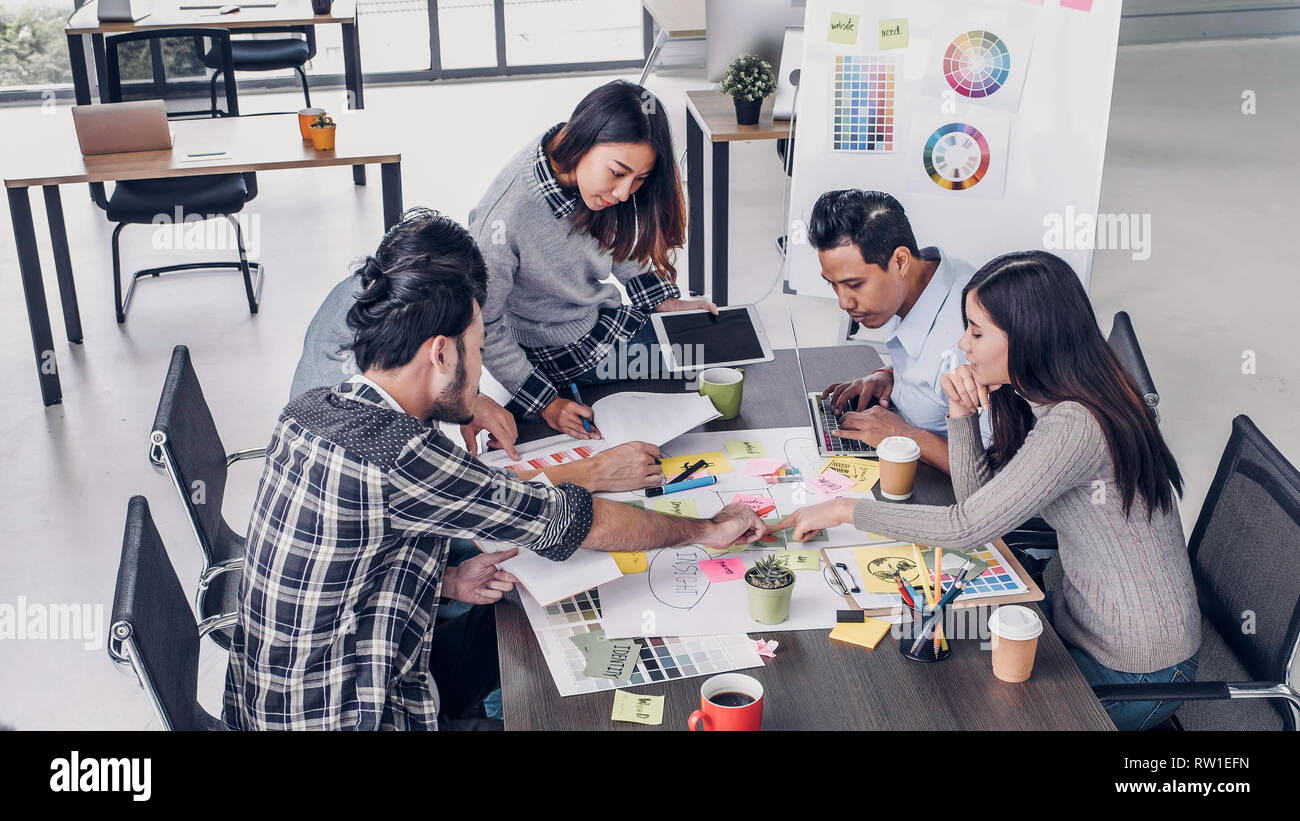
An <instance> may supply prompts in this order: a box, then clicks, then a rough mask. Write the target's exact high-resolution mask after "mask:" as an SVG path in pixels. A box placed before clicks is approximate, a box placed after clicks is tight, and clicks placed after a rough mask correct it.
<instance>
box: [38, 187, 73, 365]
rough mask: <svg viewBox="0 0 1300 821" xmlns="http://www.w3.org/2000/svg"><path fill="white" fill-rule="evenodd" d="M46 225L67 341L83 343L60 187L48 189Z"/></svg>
mask: <svg viewBox="0 0 1300 821" xmlns="http://www.w3.org/2000/svg"><path fill="white" fill-rule="evenodd" d="M45 221H46V222H48V223H49V224H50V245H52V246H53V247H54V271H55V273H57V274H58V277H59V301H60V302H62V303H63V327H64V329H65V330H66V331H67V332H68V341H69V342H75V343H77V344H80V343H81V312H80V311H79V310H77V284H76V283H75V282H74V281H73V279H72V255H71V254H69V253H68V230H67V228H66V227H65V226H64V224H63V199H62V198H61V197H60V196H59V187H58V186H57V185H47V186H45Z"/></svg>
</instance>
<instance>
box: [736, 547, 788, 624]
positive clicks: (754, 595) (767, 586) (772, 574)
mask: <svg viewBox="0 0 1300 821" xmlns="http://www.w3.org/2000/svg"><path fill="white" fill-rule="evenodd" d="M745 585H746V586H747V587H748V588H749V617H750V618H751V619H753V620H754V621H756V622H758V623H760V624H780V623H781V622H783V621H785V620H786V619H788V618H790V599H791V597H792V596H793V595H794V571H793V570H791V569H790V568H788V567H786V566H785V565H784V564H782V563H781V562H780V561H779V560H777V558H776V556H775V555H771V556H766V557H764V558H762V559H759V560H758V561H756V562H754V566H753V567H751V568H750V569H749V570H747V571H746V572H745Z"/></svg>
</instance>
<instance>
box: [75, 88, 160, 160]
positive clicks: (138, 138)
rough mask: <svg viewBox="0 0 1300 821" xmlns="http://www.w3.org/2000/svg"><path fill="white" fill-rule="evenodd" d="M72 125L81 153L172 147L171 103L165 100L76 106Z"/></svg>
mask: <svg viewBox="0 0 1300 821" xmlns="http://www.w3.org/2000/svg"><path fill="white" fill-rule="evenodd" d="M72 124H73V126H74V127H75V128H76V129H77V142H78V143H80V144H81V153H82V154H86V155H90V154H121V153H124V152H128V151H165V150H169V149H170V148H171V147H172V136H173V135H172V130H171V128H169V127H168V125H167V104H166V103H164V102H163V101H162V100H136V101H133V102H129V103H100V104H99V105H77V106H73V107H72Z"/></svg>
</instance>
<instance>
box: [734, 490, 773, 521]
mask: <svg viewBox="0 0 1300 821" xmlns="http://www.w3.org/2000/svg"><path fill="white" fill-rule="evenodd" d="M737 503H739V504H742V505H749V507H750V509H752V510H753V511H754V512H755V513H757V514H758V515H759V516H766V515H767V514H769V513H771V512H772V511H774V510H776V502H774V501H772V497H771V496H764V495H763V494H761V493H737V494H736V495H735V496H732V497H731V504H733V505H734V504H737Z"/></svg>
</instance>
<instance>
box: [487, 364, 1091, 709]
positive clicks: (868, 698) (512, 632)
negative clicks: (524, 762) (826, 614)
mask: <svg viewBox="0 0 1300 821" xmlns="http://www.w3.org/2000/svg"><path fill="white" fill-rule="evenodd" d="M775 353H776V358H775V359H774V360H773V361H772V362H765V363H761V364H759V365H747V366H745V401H744V403H743V404H742V406H741V413H740V416H739V417H737V418H736V419H734V420H732V421H730V422H710V423H709V424H708V425H706V426H705V428H704V429H705V430H737V429H744V428H772V427H787V426H791V425H800V424H803V423H805V422H806V421H807V419H808V412H807V405H806V404H805V403H804V402H803V400H802V399H801V396H802V391H801V389H800V387H799V372H798V370H797V366H796V364H795V358H794V352H793V351H789V350H781V351H776V352H775ZM802 353H803V363H804V368H805V369H806V373H807V377H808V387H809V389H810V390H815V389H817V388H819V387H824V386H825V385H827V384H829V383H830V382H834V381H841V380H844V379H847V378H852V377H856V376H861V375H863V374H867V373H870V372H871V371H872V370H874V369H876V368H878V367H880V361H881V360H880V357H879V355H877V354H876V352H875V350H873V349H872V348H870V347H869V346H866V345H841V346H836V347H831V348H809V349H805V350H803V351H802ZM614 388H621V389H623V390H626V389H628V385H627V383H622V384H619V385H584V386H583V388H582V393H583V398H584V399H586V400H588V401H589V402H591V401H595V400H596V399H597V398H599V397H601V396H605V395H608V394H610V393H613V392H614V390H613V389H614ZM635 389H636V390H653V391H664V392H668V391H673V390H677V391H680V390H682V389H683V386H682V383H680V382H676V383H674V382H670V381H662V382H659V381H656V382H649V381H647V382H645V383H644V384H637V385H636V386H635ZM756 399H759V400H760V401H755V400H756ZM519 432H520V441H525V440H526V439H533V438H540V437H541V436H546V435H550V434H551V431H550V430H549V429H545V428H544V425H543V427H542V428H538V427H537V426H536V425H535V424H533V423H529V424H522V423H521V424H520V426H519ZM913 501H915V502H916V503H918V504H951V503H952V501H953V495H952V486H951V484H949V482H948V478H947V476H945V475H943V474H942V473H940V472H939V471H936V470H934V469H932V468H929V467H927V466H924V465H922V466H921V468H920V469H919V470H918V471H917V479H916V485H915V488H914V496H913ZM517 596H518V594H517V593H512V594H510V595H509V596H507V597H506V598H505V599H504V600H502V601H501V603H499V604H498V605H497V607H496V627H497V644H498V647H499V649H500V657H501V692H502V699H503V708H504V712H505V721H506V729H509V730H684V729H686V717H687V716H688V715H690V713H691V711H692V710H696V709H699V703H700V696H699V691H700V685H701V684H702V683H703V681H704V678H705V677H696V678H689V679H680V680H677V681H674V682H670V683H664V684H648V685H643V686H639V687H636V688H635V691H636V692H637V693H649V694H652V695H662V696H666V700H665V702H664V723H663V724H662V725H660V726H658V727H648V726H644V725H640V724H626V723H622V722H620V723H617V724H615V723H613V722H611V721H610V720H609V715H610V710H611V706H612V704H613V700H614V695H613V692H612V691H609V690H607V691H604V692H600V693H592V694H588V695H580V696H569V697H567V698H561V697H560V695H559V693H558V692H557V691H556V689H555V682H554V681H553V680H552V679H551V674H550V672H549V670H548V669H547V667H546V662H545V659H544V657H543V656H542V652H541V649H540V648H539V647H538V644H537V637H536V636H535V635H534V633H533V630H532V627H531V626H530V625H529V624H528V617H527V616H526V615H525V614H524V611H523V607H522V606H521V605H520V603H519V600H518V597H517ZM1029 606H1030V607H1036V605H1029ZM977 612H978V613H979V629H981V630H983V629H984V628H985V626H986V625H987V619H988V608H978V610H977ZM1040 615H1041V614H1040ZM827 632H828V631H825V630H796V631H789V632H777V631H772V632H763V633H753V634H752V635H755V636H759V637H762V638H769V639H771V638H775V639H777V640H778V641H779V642H780V645H781V646H780V648H779V649H778V650H777V651H776V658H775V659H774V660H772V661H771V662H769V663H768V664H766V665H765V666H763V667H761V668H758V667H756V668H754V669H751V670H740V671H738V672H741V673H744V674H746V675H750V676H753V677H754V678H756V679H758V680H759V681H760V682H762V684H763V689H764V692H765V696H764V710H763V728H764V729H767V730H1113V729H1114V725H1113V724H1112V723H1111V721H1110V719H1109V718H1108V717H1107V715H1106V711H1105V710H1104V709H1103V708H1102V706H1101V704H1100V703H1099V702H1098V701H1097V699H1096V698H1095V697H1094V696H1093V694H1092V688H1090V687H1089V686H1088V683H1087V682H1086V681H1085V680H1084V678H1083V674H1082V673H1080V672H1079V669H1078V667H1076V666H1075V664H1074V661H1073V660H1071V658H1070V656H1069V653H1068V652H1067V651H1066V649H1065V646H1064V645H1063V644H1062V643H1061V640H1060V638H1059V637H1058V636H1057V635H1056V632H1055V631H1054V630H1052V628H1051V626H1050V625H1045V629H1044V630H1043V634H1042V635H1041V636H1040V637H1039V640H1038V651H1037V655H1036V657H1035V661H1034V673H1033V676H1032V677H1030V679H1029V681H1026V682H1024V683H1022V684H1007V683H1005V682H1002V681H999V680H998V679H996V678H994V676H993V670H992V663H991V661H990V658H989V652H988V651H987V650H984V649H981V648H980V642H979V640H978V639H973V638H971V639H960V640H950V643H951V645H952V648H953V652H952V656H951V657H950V658H948V659H947V660H946V661H943V662H940V663H937V664H918V663H916V662H913V661H909V660H907V659H905V658H903V657H902V655H901V654H900V653H899V652H898V647H897V645H896V644H895V643H893V642H892V640H891V638H890V637H889V636H886V637H885V638H884V639H882V640H881V643H880V644H879V645H877V647H876V649H875V650H870V651H868V650H860V649H856V648H846V647H840V646H837V645H833V644H831V643H830V641H829V640H828V639H827Z"/></svg>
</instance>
